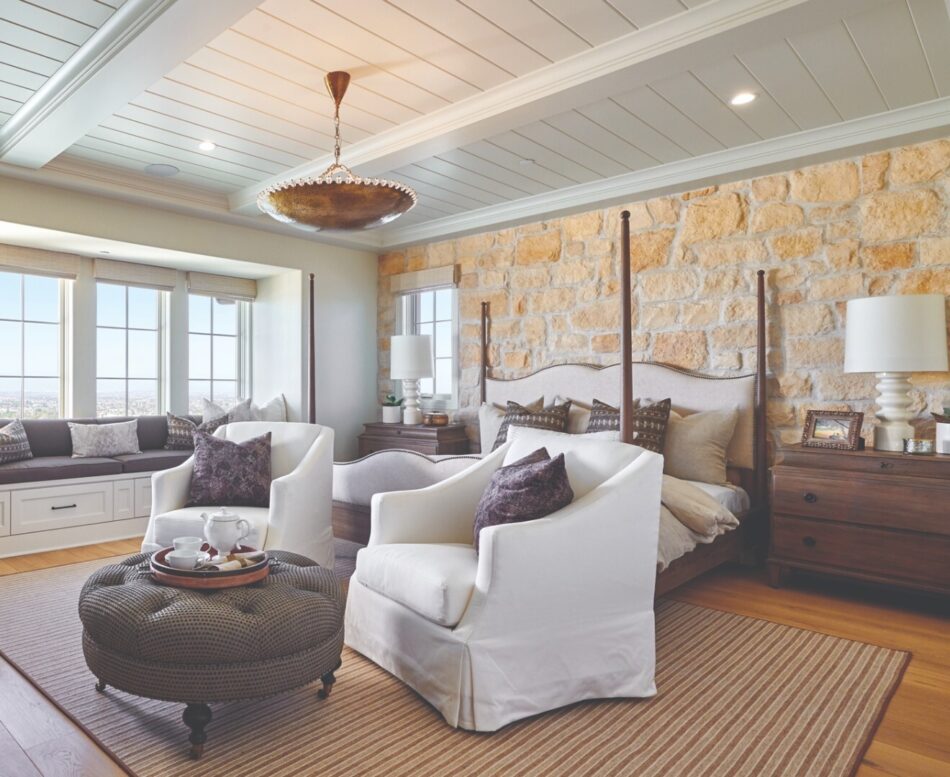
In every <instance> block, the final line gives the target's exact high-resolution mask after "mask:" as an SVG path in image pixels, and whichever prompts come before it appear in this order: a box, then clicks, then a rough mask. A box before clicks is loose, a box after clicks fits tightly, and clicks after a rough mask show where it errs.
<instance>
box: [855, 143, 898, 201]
mask: <svg viewBox="0 0 950 777" xmlns="http://www.w3.org/2000/svg"><path fill="white" fill-rule="evenodd" d="M890 164H891V155H890V154H889V153H887V152H886V151H882V152H881V153H880V154H868V155H867V156H866V157H864V158H863V159H862V160H861V193H862V194H871V193H872V192H879V191H881V189H883V188H884V186H885V185H886V182H887V168H888V166H889V165H890Z"/></svg>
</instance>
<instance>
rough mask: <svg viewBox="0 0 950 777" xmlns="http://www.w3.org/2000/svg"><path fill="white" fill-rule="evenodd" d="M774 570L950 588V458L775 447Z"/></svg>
mask: <svg viewBox="0 0 950 777" xmlns="http://www.w3.org/2000/svg"><path fill="white" fill-rule="evenodd" d="M768 567H769V580H770V582H771V584H772V585H773V586H776V587H777V586H779V585H781V584H782V583H783V582H785V580H786V579H787V578H788V576H789V573H790V572H791V570H794V569H805V570H811V571H815V572H825V573H832V574H837V575H845V576H847V577H853V578H857V579H860V580H869V581H873V582H878V583H889V584H892V585H898V586H902V587H907V588H917V589H921V590H925V591H931V592H934V593H940V594H947V595H950V456H938V455H933V456H908V455H905V454H901V453H887V452H884V451H873V450H869V451H854V452H852V451H838V450H824V449H820V448H803V447H801V446H800V445H796V446H791V447H789V448H786V449H783V450H781V451H779V454H778V460H777V462H776V464H775V466H774V467H773V468H772V521H771V541H770V551H769V558H768Z"/></svg>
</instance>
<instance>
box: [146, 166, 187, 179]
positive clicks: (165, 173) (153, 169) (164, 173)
mask: <svg viewBox="0 0 950 777" xmlns="http://www.w3.org/2000/svg"><path fill="white" fill-rule="evenodd" d="M145 172H146V173H148V174H149V175H154V176H156V177H157V178H171V177H172V176H173V175H178V172H179V171H178V168H177V167H175V165H165V164H161V163H156V164H152V165H145Z"/></svg>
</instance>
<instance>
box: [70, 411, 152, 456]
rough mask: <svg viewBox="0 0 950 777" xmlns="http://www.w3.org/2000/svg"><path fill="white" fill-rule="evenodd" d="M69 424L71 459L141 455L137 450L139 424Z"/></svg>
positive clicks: (127, 422)
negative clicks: (130, 454) (127, 454)
mask: <svg viewBox="0 0 950 777" xmlns="http://www.w3.org/2000/svg"><path fill="white" fill-rule="evenodd" d="M67 423H68V424H69V435H70V437H72V439H73V458H77V459H81V458H87V457H96V458H101V457H108V456H121V455H122V454H123V453H141V452H142V451H141V450H139V431H138V430H139V422H138V419H137V418H133V419H132V420H131V421H119V422H118V423H114V424H74V423H73V422H72V421H68V422H67Z"/></svg>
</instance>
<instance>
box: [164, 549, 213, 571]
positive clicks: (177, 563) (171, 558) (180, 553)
mask: <svg viewBox="0 0 950 777" xmlns="http://www.w3.org/2000/svg"><path fill="white" fill-rule="evenodd" d="M204 555H205V554H204V553H202V552H201V551H200V550H172V551H169V552H168V553H166V554H165V563H166V564H168V565H169V566H171V567H174V568H175V569H194V568H195V567H197V566H198V561H199V559H201V558H202V557H203V556H204Z"/></svg>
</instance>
